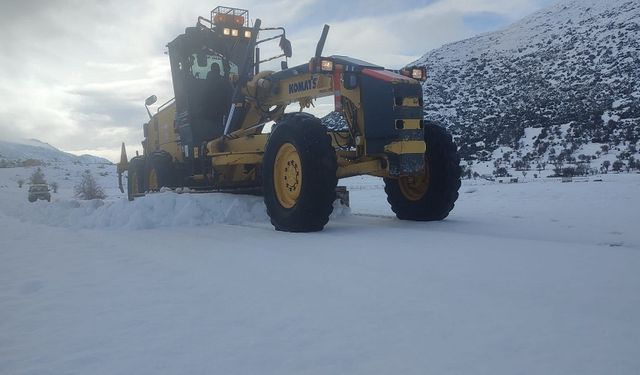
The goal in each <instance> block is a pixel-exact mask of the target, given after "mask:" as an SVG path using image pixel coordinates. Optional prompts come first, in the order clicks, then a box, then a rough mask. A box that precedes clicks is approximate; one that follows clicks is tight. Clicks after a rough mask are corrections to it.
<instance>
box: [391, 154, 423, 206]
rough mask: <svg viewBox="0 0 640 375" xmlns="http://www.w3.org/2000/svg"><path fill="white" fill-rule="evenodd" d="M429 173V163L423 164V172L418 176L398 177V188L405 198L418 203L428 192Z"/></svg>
mask: <svg viewBox="0 0 640 375" xmlns="http://www.w3.org/2000/svg"><path fill="white" fill-rule="evenodd" d="M430 179H431V173H430V171H429V162H428V160H425V162H424V172H423V173H422V174H420V175H418V176H406V177H400V179H399V180H398V186H399V187H400V191H401V192H402V195H404V197H405V198H407V199H408V200H410V201H414V202H415V201H419V200H420V199H422V197H424V195H425V194H426V193H427V190H429V181H430Z"/></svg>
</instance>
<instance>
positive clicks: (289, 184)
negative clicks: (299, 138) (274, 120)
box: [273, 143, 302, 208]
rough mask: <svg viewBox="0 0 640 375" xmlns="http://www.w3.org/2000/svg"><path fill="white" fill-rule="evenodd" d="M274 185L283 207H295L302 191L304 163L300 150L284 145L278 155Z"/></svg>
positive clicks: (287, 144)
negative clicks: (301, 159)
mask: <svg viewBox="0 0 640 375" xmlns="http://www.w3.org/2000/svg"><path fill="white" fill-rule="evenodd" d="M273 185H274V188H275V192H276V198H278V202H279V203H280V204H281V205H282V207H284V208H291V207H293V206H295V204H296V202H297V201H298V198H299V197H300V192H301V191H302V162H301V161H300V155H299V154H298V150H296V148H295V146H294V145H292V144H291V143H285V144H283V145H282V146H281V147H280V149H279V150H278V153H277V154H276V160H275V162H274V168H273Z"/></svg>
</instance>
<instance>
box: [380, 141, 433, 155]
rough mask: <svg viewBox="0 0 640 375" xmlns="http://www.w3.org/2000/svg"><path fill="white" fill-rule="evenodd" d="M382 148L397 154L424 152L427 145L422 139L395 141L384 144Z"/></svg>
mask: <svg viewBox="0 0 640 375" xmlns="http://www.w3.org/2000/svg"><path fill="white" fill-rule="evenodd" d="M384 150H385V151H386V152H391V153H393V154H397V155H402V154H424V153H425V151H427V145H426V144H425V143H424V141H397V142H391V143H389V144H388V145H386V146H384Z"/></svg>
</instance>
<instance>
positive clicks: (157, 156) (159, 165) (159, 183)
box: [145, 151, 177, 191]
mask: <svg viewBox="0 0 640 375" xmlns="http://www.w3.org/2000/svg"><path fill="white" fill-rule="evenodd" d="M175 176H176V172H175V168H174V165H173V158H172V157H171V155H170V154H169V153H167V152H164V151H160V152H154V153H153V154H151V155H150V156H149V157H148V158H147V166H146V174H145V178H146V179H145V183H146V187H147V189H148V190H150V191H158V190H160V189H161V188H163V187H168V188H173V187H176V186H177V182H176V178H175Z"/></svg>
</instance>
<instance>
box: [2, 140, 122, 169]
mask: <svg viewBox="0 0 640 375" xmlns="http://www.w3.org/2000/svg"><path fill="white" fill-rule="evenodd" d="M26 160H31V161H36V162H44V163H47V162H68V163H74V162H75V163H82V164H112V163H111V162H110V161H109V160H107V159H105V158H101V157H98V156H93V155H80V156H78V155H73V154H70V153H68V152H64V151H61V150H59V149H57V148H55V147H53V146H51V145H50V144H48V143H44V142H41V141H39V140H37V139H25V140H22V141H19V142H8V141H2V140H0V163H2V164H3V165H6V166H11V165H15V164H16V163H18V164H19V163H20V162H24V161H26Z"/></svg>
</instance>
